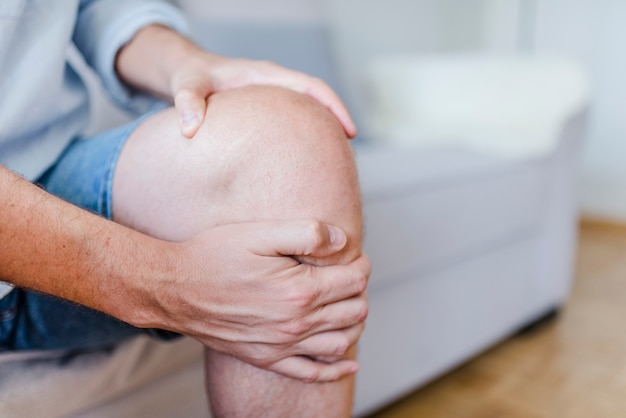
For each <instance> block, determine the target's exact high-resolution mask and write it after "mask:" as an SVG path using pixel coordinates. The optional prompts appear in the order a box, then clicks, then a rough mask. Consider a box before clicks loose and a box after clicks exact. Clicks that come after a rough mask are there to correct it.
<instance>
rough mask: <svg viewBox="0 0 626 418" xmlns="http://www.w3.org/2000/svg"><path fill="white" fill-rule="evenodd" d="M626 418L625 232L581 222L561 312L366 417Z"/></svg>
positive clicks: (621, 229) (615, 227)
mask: <svg viewBox="0 0 626 418" xmlns="http://www.w3.org/2000/svg"><path fill="white" fill-rule="evenodd" d="M421 417H424V418H604V417H606V418H620V417H626V228H625V227H621V228H620V227H617V226H607V225H602V224H598V223H584V224H583V225H582V227H581V240H580V246H579V254H578V261H577V274H576V278H575V282H574V287H573V290H572V295H571V297H570V299H569V301H568V302H567V304H566V306H565V307H564V309H563V310H562V312H561V314H560V315H559V316H558V317H557V318H556V319H555V320H553V321H551V322H549V323H547V324H545V325H543V326H542V327H539V328H537V329H535V330H533V331H532V332H529V333H526V334H524V335H518V336H516V337H513V338H511V339H509V340H507V341H506V342H504V343H502V344H500V345H499V346H497V347H495V348H493V349H491V350H489V351H488V352H486V353H484V354H483V355H481V356H479V357H478V358H476V359H474V360H472V361H471V362H469V363H467V364H466V365H464V366H462V367H461V368H459V369H457V370H455V371H453V372H451V373H450V374H448V375H446V376H444V377H443V378H441V379H439V380H437V381H435V382H434V383H432V384H430V385H428V386H427V387H425V388H422V389H421V390H418V391H416V392H415V393H413V394H412V395H410V396H409V397H407V398H405V399H403V400H401V401H400V402H398V403H397V404H394V405H393V406H391V407H389V408H387V409H385V410H383V411H380V412H379V413H377V414H374V415H372V416H371V418H421Z"/></svg>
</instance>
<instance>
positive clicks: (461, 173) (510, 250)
mask: <svg viewBox="0 0 626 418" xmlns="http://www.w3.org/2000/svg"><path fill="white" fill-rule="evenodd" d="M357 155H358V159H357V161H358V164H359V171H360V176H361V183H362V189H363V200H364V208H365V219H366V238H365V251H366V253H367V254H368V255H369V256H370V258H371V261H372V266H373V273H372V276H371V279H370V285H369V296H370V312H371V313H370V316H369V318H368V324H367V327H366V330H365V333H364V335H363V337H362V339H361V342H360V346H359V358H360V361H361V364H362V369H361V372H360V375H359V378H358V380H357V391H356V411H355V412H356V413H357V414H359V415H361V414H363V413H366V412H371V411H373V410H375V409H376V408H379V407H381V406H384V405H385V404H387V403H389V402H390V401H391V400H393V399H397V398H398V397H401V396H402V395H404V394H406V393H407V392H409V391H411V390H414V389H415V388H417V387H418V386H420V385H423V384H425V383H426V382H428V381H430V380H432V379H433V378H435V377H436V376H438V375H440V374H442V373H444V372H445V371H447V370H450V369H451V368H453V367H455V366H456V365H458V364H460V363H461V362H463V361H465V360H467V359H468V358H469V357H471V356H472V355H475V354H476V353H478V352H480V351H481V350H483V349H485V348H486V347H489V346H490V345H491V344H493V343H495V342H497V341H499V340H501V339H502V338H504V337H506V336H507V335H509V334H511V333H512V332H514V331H515V330H516V329H517V328H519V327H521V326H522V325H524V324H526V323H527V322H529V321H532V320H533V319H534V318H535V317H537V316H540V315H541V313H543V312H545V311H546V310H548V309H550V308H551V307H552V306H553V305H557V304H558V303H559V302H558V300H559V299H560V298H561V297H562V296H563V295H564V294H565V293H566V289H556V290H555V289H552V290H553V292H552V295H550V297H548V298H545V297H544V296H543V295H538V293H540V292H538V291H537V286H536V285H535V281H536V280H540V278H538V277H537V271H536V265H537V256H538V252H539V251H540V248H541V243H542V242H543V240H544V229H545V227H544V225H545V222H546V215H547V212H548V211H549V205H548V202H549V198H548V196H549V193H550V186H551V182H550V181H547V180H548V178H549V176H550V175H551V173H550V169H549V168H550V167H551V166H552V165H553V164H554V162H553V161H552V160H551V159H550V158H546V159H541V160H518V161H515V160H511V159H505V158H500V157H493V156H488V155H484V154H473V153H470V152H467V151H435V150H430V151H428V150H423V149H422V150H417V149H413V150H411V149H401V150H398V149H395V150H394V149H390V148H383V149H379V148H376V147H363V148H361V149H359V150H358V152H357ZM546 300H548V302H546ZM383 382H384V383H383Z"/></svg>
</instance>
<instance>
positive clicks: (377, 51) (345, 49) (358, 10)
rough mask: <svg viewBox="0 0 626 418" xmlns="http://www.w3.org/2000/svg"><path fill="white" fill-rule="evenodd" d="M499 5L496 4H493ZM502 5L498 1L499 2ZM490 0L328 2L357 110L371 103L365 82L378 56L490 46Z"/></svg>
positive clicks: (338, 52) (344, 73) (337, 48)
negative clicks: (487, 24) (487, 36)
mask: <svg viewBox="0 0 626 418" xmlns="http://www.w3.org/2000/svg"><path fill="white" fill-rule="evenodd" d="M491 1H494V0H491ZM495 1H497V0H495ZM488 2H489V0H325V1H323V3H324V6H325V9H324V10H325V15H326V16H327V17H328V19H329V20H330V29H331V37H332V40H333V44H334V45H333V46H334V50H335V56H336V61H337V63H338V66H339V70H340V74H341V76H342V81H343V84H344V85H345V86H346V91H347V93H348V96H349V101H350V103H351V104H352V107H353V108H354V110H356V111H357V112H362V107H360V106H359V104H360V103H363V102H364V100H366V97H365V96H364V94H363V89H362V81H363V74H364V70H365V68H367V66H368V63H369V62H370V61H371V60H372V59H374V58H375V57H377V56H379V55H386V54H396V53H428V52H436V51H454V50H475V49H479V48H481V47H483V46H484V43H485V34H484V32H485V29H484V28H485V24H484V20H485V18H486V16H485V10H486V7H485V4H486V3H488Z"/></svg>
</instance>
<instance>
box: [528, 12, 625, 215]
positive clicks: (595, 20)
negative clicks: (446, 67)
mask: <svg viewBox="0 0 626 418" xmlns="http://www.w3.org/2000/svg"><path fill="white" fill-rule="evenodd" d="M538 6H539V7H538V10H537V25H536V40H535V48H536V50H537V51H538V52H544V53H545V52H556V53H563V54H568V55H571V56H574V57H576V58H577V59H579V60H580V61H581V62H582V63H583V64H585V65H586V66H587V68H588V69H589V72H590V75H591V80H592V84H593V96H594V99H593V103H592V114H591V120H590V125H589V131H588V133H589V135H588V142H587V144H586V147H585V151H584V155H583V159H582V166H581V171H580V199H581V200H580V201H581V209H582V211H583V213H584V214H586V215H590V216H594V217H597V218H606V219H614V220H618V221H626V164H625V160H626V48H625V47H624V46H625V42H626V2H624V1H623V0H593V1H592V0H548V1H545V0H544V1H541V2H538Z"/></svg>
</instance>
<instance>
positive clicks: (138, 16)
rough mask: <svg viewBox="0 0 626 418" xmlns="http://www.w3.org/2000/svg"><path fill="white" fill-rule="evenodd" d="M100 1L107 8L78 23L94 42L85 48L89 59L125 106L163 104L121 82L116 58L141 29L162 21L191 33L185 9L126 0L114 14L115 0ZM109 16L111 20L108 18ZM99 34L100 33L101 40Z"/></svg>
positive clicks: (151, 107)
mask: <svg viewBox="0 0 626 418" xmlns="http://www.w3.org/2000/svg"><path fill="white" fill-rule="evenodd" d="M96 3H100V4H102V5H103V6H104V7H106V8H107V10H106V11H104V10H98V9H97V6H96V8H94V9H93V10H90V11H89V12H88V15H87V16H86V17H85V19H83V18H82V16H79V24H78V26H77V32H82V33H81V34H85V35H86V38H87V39H89V38H91V40H92V42H86V44H87V48H86V49H88V52H87V53H85V52H84V51H83V54H85V56H86V60H87V62H88V63H89V64H90V65H91V66H92V68H94V70H95V71H96V72H97V73H98V75H99V76H100V79H101V81H102V84H103V86H104V88H105V90H106V91H107V93H108V94H109V96H110V97H111V99H112V100H113V101H114V102H115V103H116V104H117V105H119V106H120V107H122V108H123V109H125V110H129V111H131V112H134V113H145V112H148V111H150V110H154V109H155V108H157V107H162V106H163V102H162V101H161V100H158V99H156V98H154V97H153V96H150V95H148V94H145V93H142V92H138V91H135V90H132V89H130V88H128V87H127V86H126V85H124V84H123V83H122V82H121V80H120V79H119V78H118V76H117V73H116V72H115V59H116V56H117V53H118V52H119V50H120V49H121V48H122V47H123V46H124V45H125V44H126V43H128V42H129V41H130V40H131V39H132V38H133V36H135V34H136V33H137V32H138V31H139V30H140V29H142V28H144V27H146V26H148V25H152V24H161V25H164V26H167V27H169V28H172V29H173V30H175V31H177V32H179V33H182V34H187V33H188V32H189V26H188V23H187V21H186V19H185V17H184V16H183V14H182V12H181V11H180V10H178V9H177V8H176V7H174V6H172V5H170V4H167V3H162V2H159V1H135V2H133V1H124V2H120V3H117V4H118V5H119V6H118V7H117V9H118V10H115V11H114V12H115V13H114V14H112V12H111V8H112V7H115V6H112V4H111V3H114V2H111V1H110V0H108V1H100V2H96ZM105 3H106V5H104V4H105ZM99 13H100V15H98V14H99ZM81 14H82V13H81ZM103 15H104V18H103V17H102V16H103ZM107 16H109V18H108V19H106V17H107ZM94 26H95V27H96V28H95V29H96V30H95V31H94ZM98 27H99V28H98ZM98 29H100V30H98ZM95 35H98V37H97V39H96V38H95ZM79 47H80V45H79Z"/></svg>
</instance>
